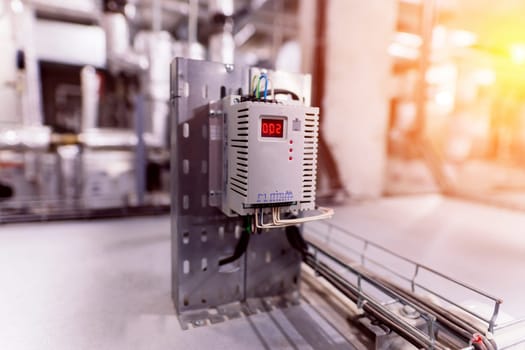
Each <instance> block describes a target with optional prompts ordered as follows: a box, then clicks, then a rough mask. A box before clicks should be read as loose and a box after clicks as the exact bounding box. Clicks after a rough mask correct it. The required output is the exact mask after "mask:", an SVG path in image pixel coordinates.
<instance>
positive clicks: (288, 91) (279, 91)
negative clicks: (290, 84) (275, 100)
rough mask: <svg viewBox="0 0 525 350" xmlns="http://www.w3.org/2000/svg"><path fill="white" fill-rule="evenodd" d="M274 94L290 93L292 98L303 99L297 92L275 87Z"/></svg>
mask: <svg viewBox="0 0 525 350" xmlns="http://www.w3.org/2000/svg"><path fill="white" fill-rule="evenodd" d="M273 94H274V95H290V96H292V99H294V100H296V101H301V99H300V98H299V95H297V94H296V93H295V92H293V91H290V90H286V89H274V90H273Z"/></svg>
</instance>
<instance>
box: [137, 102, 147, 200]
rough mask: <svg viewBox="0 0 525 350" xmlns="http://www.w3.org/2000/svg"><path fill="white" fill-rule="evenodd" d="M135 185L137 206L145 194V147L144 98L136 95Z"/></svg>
mask: <svg viewBox="0 0 525 350" xmlns="http://www.w3.org/2000/svg"><path fill="white" fill-rule="evenodd" d="M135 135H136V136H137V145H136V147H135V181H136V183H135V185H136V189H137V201H138V205H139V206H142V205H143V204H144V194H145V192H146V147H145V145H144V137H143V135H144V96H143V95H142V94H141V93H138V94H137V96H136V97H135Z"/></svg>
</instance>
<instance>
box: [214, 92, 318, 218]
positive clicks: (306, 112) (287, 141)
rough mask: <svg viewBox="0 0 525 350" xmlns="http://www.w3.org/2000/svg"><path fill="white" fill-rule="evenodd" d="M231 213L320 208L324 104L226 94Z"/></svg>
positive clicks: (225, 206) (227, 209)
mask: <svg viewBox="0 0 525 350" xmlns="http://www.w3.org/2000/svg"><path fill="white" fill-rule="evenodd" d="M222 102H223V111H224V139H225V147H224V160H225V164H224V174H225V176H224V188H223V193H224V194H226V195H225V196H223V197H222V211H223V212H224V213H225V214H226V215H229V216H233V215H252V214H256V213H257V210H260V211H265V209H267V208H268V210H269V208H279V210H280V211H282V212H287V211H303V210H314V209H315V192H316V180H317V150H318V137H319V136H318V135H319V109H318V108H316V107H309V106H305V105H304V104H302V103H300V102H298V101H287V102H277V103H276V102H264V101H249V100H248V101H242V99H241V96H233V95H232V96H227V97H225V98H224V99H223V101H222Z"/></svg>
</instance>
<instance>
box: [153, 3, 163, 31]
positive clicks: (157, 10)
mask: <svg viewBox="0 0 525 350" xmlns="http://www.w3.org/2000/svg"><path fill="white" fill-rule="evenodd" d="M151 13H152V16H151V30H153V31H154V32H160V31H161V30H162V7H161V0H153V2H152V3H151Z"/></svg>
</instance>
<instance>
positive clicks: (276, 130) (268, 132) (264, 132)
mask: <svg viewBox="0 0 525 350" xmlns="http://www.w3.org/2000/svg"><path fill="white" fill-rule="evenodd" d="M261 137H276V138H283V137H284V119H266V118H262V119H261Z"/></svg>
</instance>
